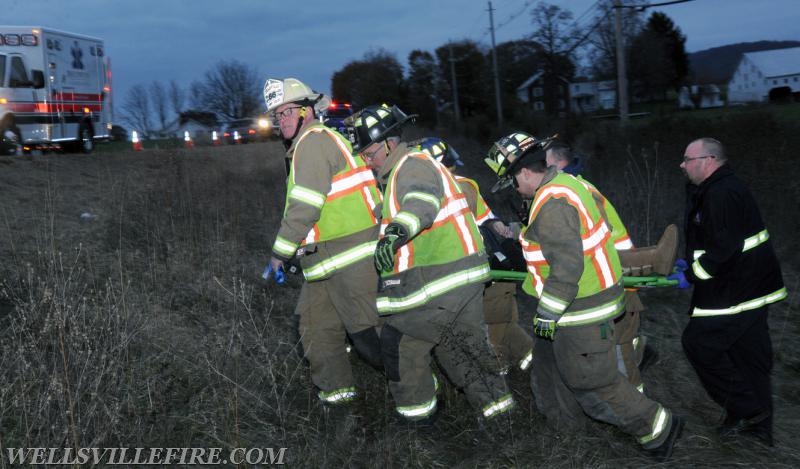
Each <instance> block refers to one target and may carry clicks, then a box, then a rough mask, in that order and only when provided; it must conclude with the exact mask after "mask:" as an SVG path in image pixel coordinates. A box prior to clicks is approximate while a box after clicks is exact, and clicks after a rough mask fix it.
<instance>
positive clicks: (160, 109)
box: [150, 81, 167, 132]
mask: <svg viewBox="0 0 800 469" xmlns="http://www.w3.org/2000/svg"><path fill="white" fill-rule="evenodd" d="M150 101H151V102H152V103H153V109H154V110H155V112H156V117H157V118H158V122H159V124H160V125H161V127H160V130H161V131H162V132H163V131H164V129H166V128H167V91H166V89H165V88H164V85H163V84H161V82H160V81H154V82H152V83H150Z"/></svg>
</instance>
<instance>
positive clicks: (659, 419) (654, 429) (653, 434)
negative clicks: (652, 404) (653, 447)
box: [639, 404, 672, 445]
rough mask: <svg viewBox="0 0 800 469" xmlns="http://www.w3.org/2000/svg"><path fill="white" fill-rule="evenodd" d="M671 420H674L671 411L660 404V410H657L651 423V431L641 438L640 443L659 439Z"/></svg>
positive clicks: (644, 443)
mask: <svg viewBox="0 0 800 469" xmlns="http://www.w3.org/2000/svg"><path fill="white" fill-rule="evenodd" d="M670 420H672V417H671V415H670V413H669V411H668V410H666V409H664V408H663V407H661V405H660V404H659V406H658V411H656V415H655V416H654V417H653V422H652V423H651V424H650V433H648V434H647V435H645V436H643V437H641V438H639V444H641V445H646V444H647V443H650V442H652V441H655V440H657V439H658V437H660V436H661V434H662V433H663V432H664V430H666V429H667V428H668V427H667V424H669V423H670Z"/></svg>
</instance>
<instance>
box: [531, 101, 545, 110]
mask: <svg viewBox="0 0 800 469" xmlns="http://www.w3.org/2000/svg"><path fill="white" fill-rule="evenodd" d="M533 109H534V110H536V111H544V103H543V102H541V101H536V102H535V103H533Z"/></svg>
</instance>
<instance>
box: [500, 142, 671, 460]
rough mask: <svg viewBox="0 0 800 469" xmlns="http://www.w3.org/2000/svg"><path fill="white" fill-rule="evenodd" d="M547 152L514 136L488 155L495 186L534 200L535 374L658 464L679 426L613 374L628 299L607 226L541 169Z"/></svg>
mask: <svg viewBox="0 0 800 469" xmlns="http://www.w3.org/2000/svg"><path fill="white" fill-rule="evenodd" d="M545 144H546V142H544V141H542V140H536V139H534V138H533V137H531V136H530V135H527V134H524V133H513V134H511V135H508V136H506V137H503V138H502V139H500V140H499V141H497V142H496V143H495V144H494V145H493V146H492V148H491V149H490V151H489V155H488V157H487V163H489V165H490V167H492V169H493V170H494V171H495V173H496V174H497V175H498V176H499V177H500V178H501V179H502V180H503V183H502V184H500V186H503V185H513V186H514V187H515V188H516V190H517V192H519V193H520V195H522V196H523V197H526V198H529V199H532V202H531V205H530V214H529V222H528V226H527V227H526V228H525V229H524V230H523V231H522V233H521V234H520V244H522V251H523V254H524V256H525V261H526V263H527V266H528V275H527V277H526V278H525V280H524V282H523V285H522V289H523V291H525V292H526V293H527V294H529V295H532V296H534V297H536V298H537V299H538V305H537V308H536V312H535V314H534V319H533V330H534V334H535V335H536V338H535V339H534V341H535V345H534V354H533V360H534V363H533V365H532V370H533V371H532V374H533V373H537V371H539V372H541V371H545V373H544V374H543V375H541V376H548V377H549V378H550V379H551V382H550V383H546V385H545V386H543V388H544V389H543V390H542V391H543V392H550V391H551V389H559V388H560V389H564V388H565V389H567V390H569V391H571V393H572V395H573V396H574V399H575V400H576V401H577V403H578V404H579V405H580V407H581V409H582V410H583V411H584V412H585V413H586V414H587V415H589V416H590V417H592V418H594V419H597V420H600V421H603V422H607V423H610V424H613V425H615V426H617V427H618V428H620V429H621V430H622V431H624V432H626V433H628V434H630V435H633V436H635V437H636V438H637V440H638V442H639V444H640V445H641V446H642V448H643V449H644V450H645V451H647V452H648V453H649V454H651V455H653V456H654V457H656V458H657V459H659V460H665V459H668V458H669V457H670V456H671V455H672V448H673V445H674V443H675V440H677V438H678V437H679V435H680V432H681V429H682V427H683V419H682V418H681V417H678V416H675V415H673V414H672V413H671V412H670V411H669V410H667V409H666V408H664V407H663V406H662V405H661V404H659V403H658V402H655V401H653V400H651V399H649V398H648V397H647V396H645V395H644V394H643V393H640V392H639V391H638V390H637V389H636V387H635V386H633V385H632V384H631V383H630V382H629V381H628V380H627V379H626V378H625V377H624V376H623V375H622V374H621V373H620V372H619V369H618V368H617V357H616V352H615V346H616V337H615V324H614V321H613V320H614V318H616V317H617V316H619V315H620V314H624V296H623V293H624V291H623V287H622V267H621V265H620V261H619V256H618V255H617V251H616V249H615V248H614V242H613V240H612V238H611V228H610V227H609V226H608V224H607V223H606V222H605V221H604V219H603V216H602V212H601V210H600V208H599V207H598V205H597V202H596V200H595V198H594V197H593V196H592V193H591V192H590V190H589V189H588V188H587V186H586V185H585V184H584V183H582V182H581V181H579V180H578V179H576V178H575V177H573V176H571V175H568V174H566V173H563V172H559V171H558V169H557V168H556V167H554V166H549V167H548V166H547V162H546V151H545V150H544V148H543V146H544V145H545ZM542 345H546V346H542ZM540 349H547V350H549V353H547V354H544V353H540ZM531 384H532V386H533V385H534V381H533V380H532V382H531ZM548 388H550V389H548ZM533 392H534V396H535V397H536V404H537V407H538V408H539V410H540V411H542V412H543V413H544V414H545V415H546V416H548V417H550V416H551V415H555V416H557V417H559V416H560V415H561V413H560V409H557V408H553V407H557V406H559V405H560V402H558V401H555V402H554V401H552V400H551V401H550V402H549V404H548V406H543V405H542V401H541V399H539V396H538V393H539V392H537V390H536V389H533ZM556 423H557V424H558V423H559V422H556Z"/></svg>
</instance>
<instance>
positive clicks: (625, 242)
mask: <svg viewBox="0 0 800 469" xmlns="http://www.w3.org/2000/svg"><path fill="white" fill-rule="evenodd" d="M612 232H613V230H612ZM614 247H615V248H617V251H626V250H628V249H633V241H631V239H630V238H629V237H627V236H626V237H625V238H624V239H620V240H617V241H614Z"/></svg>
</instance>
